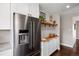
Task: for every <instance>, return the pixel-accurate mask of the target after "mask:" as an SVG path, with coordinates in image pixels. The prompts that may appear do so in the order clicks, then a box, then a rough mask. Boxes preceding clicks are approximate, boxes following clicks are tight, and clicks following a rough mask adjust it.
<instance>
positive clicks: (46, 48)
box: [41, 38, 60, 56]
mask: <svg viewBox="0 0 79 59" xmlns="http://www.w3.org/2000/svg"><path fill="white" fill-rule="evenodd" d="M59 48H60V44H59V39H58V38H53V39H51V40H50V41H48V42H41V55H42V56H49V55H51V54H52V53H53V52H54V51H56V50H57V49H59Z"/></svg>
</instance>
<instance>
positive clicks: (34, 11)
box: [28, 3, 39, 18]
mask: <svg viewBox="0 0 79 59" xmlns="http://www.w3.org/2000/svg"><path fill="white" fill-rule="evenodd" d="M28 6H29V8H28V9H29V14H31V16H33V17H37V18H39V4H38V3H31V4H28Z"/></svg>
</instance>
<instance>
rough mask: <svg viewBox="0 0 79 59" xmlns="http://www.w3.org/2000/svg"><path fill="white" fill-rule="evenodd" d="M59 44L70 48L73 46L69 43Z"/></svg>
mask: <svg viewBox="0 0 79 59" xmlns="http://www.w3.org/2000/svg"><path fill="white" fill-rule="evenodd" d="M61 45H63V46H67V47H70V48H73V46H71V45H69V44H65V43H61Z"/></svg>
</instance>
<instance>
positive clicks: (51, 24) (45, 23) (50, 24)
mask: <svg viewBox="0 0 79 59" xmlns="http://www.w3.org/2000/svg"><path fill="white" fill-rule="evenodd" d="M41 24H42V25H45V26H47V25H48V26H49V27H50V26H52V27H56V26H57V25H58V24H56V23H49V22H41Z"/></svg>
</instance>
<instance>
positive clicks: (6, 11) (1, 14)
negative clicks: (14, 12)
mask: <svg viewBox="0 0 79 59" xmlns="http://www.w3.org/2000/svg"><path fill="white" fill-rule="evenodd" d="M9 29H10V3H0V30H9Z"/></svg>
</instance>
